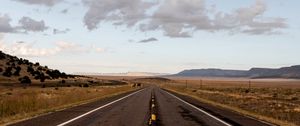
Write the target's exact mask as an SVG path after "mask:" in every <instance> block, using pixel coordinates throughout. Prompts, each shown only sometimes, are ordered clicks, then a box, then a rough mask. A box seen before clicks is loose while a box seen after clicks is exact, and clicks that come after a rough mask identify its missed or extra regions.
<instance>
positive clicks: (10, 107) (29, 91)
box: [0, 85, 134, 125]
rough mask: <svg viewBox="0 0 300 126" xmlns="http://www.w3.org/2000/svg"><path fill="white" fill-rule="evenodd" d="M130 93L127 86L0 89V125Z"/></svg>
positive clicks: (129, 88)
mask: <svg viewBox="0 0 300 126" xmlns="http://www.w3.org/2000/svg"><path fill="white" fill-rule="evenodd" d="M131 90H134V88H132V87H131V86H129V85H122V86H93V87H87V88H80V87H49V88H40V87H27V88H26V89H24V88H22V87H11V86H0V99H1V101H0V125H1V124H4V123H7V122H13V121H14V120H19V119H24V118H28V117H32V116H35V115H38V114H41V113H47V112H50V111H54V110H57V109H63V108H66V107H70V106H74V105H79V104H82V103H86V102H91V101H93V100H97V99H100V98H104V97H109V96H112V95H116V94H120V93H123V92H127V91H131Z"/></svg>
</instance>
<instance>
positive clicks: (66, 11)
mask: <svg viewBox="0 0 300 126" xmlns="http://www.w3.org/2000/svg"><path fill="white" fill-rule="evenodd" d="M68 11H69V10H68V9H63V10H61V11H60V13H62V14H66V13H68Z"/></svg>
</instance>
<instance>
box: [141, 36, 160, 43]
mask: <svg viewBox="0 0 300 126" xmlns="http://www.w3.org/2000/svg"><path fill="white" fill-rule="evenodd" d="M154 41H158V39H156V38H153V37H151V38H148V39H143V40H140V41H139V43H148V42H154Z"/></svg>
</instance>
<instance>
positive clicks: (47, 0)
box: [13, 0, 64, 7]
mask: <svg viewBox="0 0 300 126" xmlns="http://www.w3.org/2000/svg"><path fill="white" fill-rule="evenodd" d="M13 1H18V2H22V3H25V4H29V5H43V6H47V7H52V6H54V5H56V4H58V3H60V2H62V1H64V0H13Z"/></svg>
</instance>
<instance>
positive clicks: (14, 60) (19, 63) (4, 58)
mask: <svg viewBox="0 0 300 126" xmlns="http://www.w3.org/2000/svg"><path fill="white" fill-rule="evenodd" d="M70 77H71V78H73V77H74V76H72V75H67V74H66V73H64V72H60V71H59V70H53V69H49V68H48V67H47V66H41V65H40V64H39V63H38V62H37V63H32V62H30V61H29V60H27V59H22V58H18V57H16V56H11V55H9V54H5V53H3V52H2V51H0V83H32V82H33V81H36V82H44V81H46V80H55V79H62V78H63V79H67V78H70Z"/></svg>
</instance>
